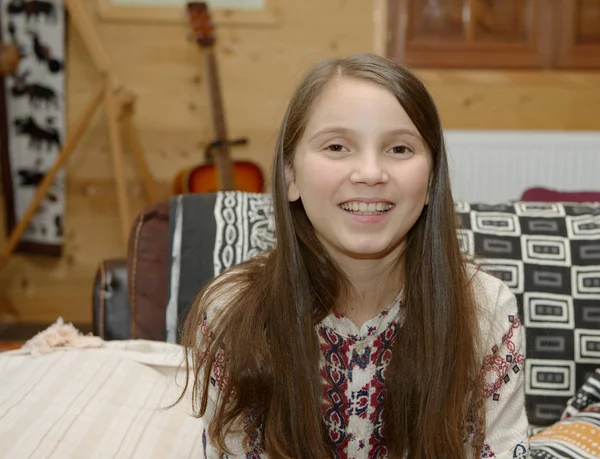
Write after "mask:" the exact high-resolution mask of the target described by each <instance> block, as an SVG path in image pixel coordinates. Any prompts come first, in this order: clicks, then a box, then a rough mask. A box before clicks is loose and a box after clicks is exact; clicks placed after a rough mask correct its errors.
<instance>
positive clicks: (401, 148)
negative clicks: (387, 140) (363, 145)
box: [388, 145, 410, 155]
mask: <svg viewBox="0 0 600 459" xmlns="http://www.w3.org/2000/svg"><path fill="white" fill-rule="evenodd" d="M388 151H390V152H392V153H395V154H397V155H403V154H406V153H410V148H408V147H406V146H404V145H396V146H395V147H393V148H390V149H389V150H388Z"/></svg>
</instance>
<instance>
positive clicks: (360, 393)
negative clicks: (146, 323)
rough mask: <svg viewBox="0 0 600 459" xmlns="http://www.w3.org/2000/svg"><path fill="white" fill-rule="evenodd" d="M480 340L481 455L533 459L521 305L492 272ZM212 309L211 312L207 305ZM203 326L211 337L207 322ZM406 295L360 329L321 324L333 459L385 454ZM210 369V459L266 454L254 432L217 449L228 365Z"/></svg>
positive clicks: (483, 283)
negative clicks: (389, 385)
mask: <svg viewBox="0 0 600 459" xmlns="http://www.w3.org/2000/svg"><path fill="white" fill-rule="evenodd" d="M473 285H474V292H475V299H476V303H477V305H478V307H479V310H480V319H479V324H480V327H481V330H482V333H481V336H482V339H483V342H482V345H481V355H482V356H484V357H483V368H484V371H485V383H484V388H483V393H482V394H481V396H482V397H483V398H484V399H485V404H486V438H485V442H484V448H483V450H482V451H481V455H480V456H479V457H481V458H496V459H506V458H526V457H529V453H528V452H529V443H528V438H527V431H528V422H527V417H526V413H525V403H524V402H525V394H524V376H525V371H524V370H525V358H524V352H525V334H524V330H523V327H522V325H521V321H520V320H519V318H518V312H517V304H516V300H515V297H514V295H513V294H512V293H511V292H510V290H509V289H508V287H507V286H506V285H505V284H504V283H502V282H501V281H499V280H498V279H496V278H495V277H492V276H490V275H488V274H485V273H483V272H480V271H478V272H476V273H475V274H474V279H473ZM209 314H210V309H209ZM205 319H206V322H203V323H202V324H201V332H202V335H204V336H205V335H206V330H207V323H210V317H206V318H205ZM401 322H402V296H401V294H400V295H398V297H397V299H396V300H395V301H394V302H393V303H392V304H391V305H390V306H389V307H387V308H386V309H384V310H383V311H382V312H380V313H379V314H378V315H377V316H376V317H374V318H372V319H371V320H369V321H368V322H366V323H364V324H363V325H362V327H360V329H359V328H358V327H357V326H356V325H355V324H354V323H353V322H352V321H351V320H350V319H348V318H346V317H344V316H343V315H342V314H339V313H332V314H330V315H329V316H328V317H326V318H325V319H324V320H323V321H322V322H321V323H319V324H318V325H317V327H316V330H317V334H318V336H319V341H320V345H321V353H322V356H321V364H320V367H321V376H322V381H323V385H324V391H323V393H324V405H323V416H324V422H325V425H326V427H327V429H328V433H329V437H330V438H331V440H332V442H333V444H334V448H335V457H336V459H371V458H386V457H387V452H386V448H385V446H384V445H383V443H382V434H381V432H382V410H383V398H384V391H383V383H384V375H385V370H386V368H387V365H388V363H389V361H390V358H391V356H392V352H397V350H394V349H393V342H394V338H395V337H396V335H397V334H398V333H402V328H401ZM222 363H224V362H221V364H219V365H215V366H214V367H213V369H212V375H211V376H212V378H211V384H210V387H209V397H208V399H209V402H208V407H207V410H206V413H205V415H204V417H203V422H204V426H205V428H204V432H203V435H202V441H203V447H204V457H205V458H206V459H229V458H231V459H233V458H246V459H265V458H267V457H268V456H267V454H266V453H265V452H264V451H263V450H262V448H261V445H260V442H259V441H258V440H257V438H256V437H250V438H249V437H248V436H246V435H240V436H239V437H235V438H231V436H230V437H227V438H226V443H227V446H228V448H229V449H230V452H231V453H232V454H231V455H227V454H225V453H223V452H220V451H217V450H216V448H215V445H213V444H212V443H211V440H210V438H209V435H208V429H207V428H206V426H207V425H208V423H209V422H210V419H211V417H212V416H213V413H214V410H215V407H216V405H215V404H216V401H217V396H218V392H219V387H222V384H223V368H224V365H222Z"/></svg>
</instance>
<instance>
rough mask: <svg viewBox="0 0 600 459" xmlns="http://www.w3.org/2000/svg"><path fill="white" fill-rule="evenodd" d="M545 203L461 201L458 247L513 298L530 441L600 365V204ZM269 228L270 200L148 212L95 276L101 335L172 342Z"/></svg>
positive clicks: (219, 197) (528, 198)
mask: <svg viewBox="0 0 600 459" xmlns="http://www.w3.org/2000/svg"><path fill="white" fill-rule="evenodd" d="M595 196H596V195H593V194H591V193H588V194H585V195H583V197H584V198H586V199H589V198H590V197H595ZM536 197H537V198H540V200H537V199H536ZM549 197H550V198H551V199H560V194H556V193H553V192H551V191H550V190H543V189H538V190H537V194H536V191H535V190H529V191H528V192H527V193H525V194H524V196H523V197H522V199H520V200H518V201H515V202H504V203H477V202H471V203H469V202H464V201H457V202H456V212H457V215H458V217H459V219H460V226H461V227H460V229H459V231H458V234H457V237H458V239H459V242H460V246H461V250H462V251H463V252H464V253H465V254H467V255H468V256H469V257H471V258H473V259H474V260H475V261H476V262H477V263H478V264H479V265H480V266H481V268H482V269H483V270H485V271H486V272H488V273H491V274H492V275H495V276H497V277H499V278H500V279H502V280H503V281H504V282H505V283H506V284H507V285H508V286H509V288H510V289H511V290H512V292H513V293H514V294H515V295H516V297H517V300H518V304H519V308H520V314H521V317H522V319H523V323H524V325H525V328H526V332H527V335H526V336H527V365H526V369H525V371H526V372H527V373H526V380H527V387H526V404H527V412H528V417H529V422H530V424H531V426H532V435H533V434H535V433H537V432H540V431H542V430H544V429H546V428H547V427H548V426H551V425H553V424H555V423H557V422H558V421H560V420H561V419H562V418H564V417H565V416H566V415H565V410H566V409H567V407H568V406H569V405H568V404H569V403H572V402H573V401H574V400H575V399H576V398H577V397H576V395H577V391H578V389H581V388H582V387H583V386H584V384H585V383H586V381H588V380H590V378H592V379H593V378H594V374H595V370H596V369H597V368H600V202H585V203H579V202H571V203H568V202H559V201H548V198H549ZM578 197H580V196H573V195H569V196H568V199H570V200H575V199H576V198H578ZM541 200H545V201H546V202H540V201H541ZM598 201H600V199H598ZM273 230H274V221H273V216H272V213H271V207H270V196H269V195H266V194H248V193H242V192H224V193H216V194H200V195H181V196H177V197H174V198H172V199H170V200H168V201H164V202H161V203H157V204H154V205H152V206H150V207H148V208H147V209H146V210H145V211H144V212H142V213H141V214H140V215H139V216H138V217H137V219H136V221H135V223H134V225H133V226H132V231H131V236H130V242H129V250H128V255H127V259H122V260H107V261H105V262H103V263H102V265H101V266H100V268H99V270H98V275H97V278H96V283H95V285H94V295H93V297H94V301H93V304H94V305H93V307H94V330H95V333H96V334H98V335H99V336H102V337H104V338H105V339H114V338H117V339H149V340H157V341H166V342H170V343H177V342H178V341H179V338H180V331H181V326H182V324H183V321H184V320H185V317H186V315H187V309H188V307H189V305H190V304H191V303H192V301H193V300H194V297H195V295H196V293H197V292H198V291H199V290H200V288H201V287H202V286H203V285H204V284H205V283H206V282H207V281H208V280H210V279H211V278H212V277H214V276H215V275H218V274H219V273H220V272H222V271H223V270H225V269H227V268H228V267H230V266H232V265H234V264H236V263H239V262H240V261H242V260H245V259H248V258H250V257H252V256H253V255H255V254H257V253H259V252H262V251H265V250H268V249H269V248H271V247H273V245H274V244H275V239H274V233H273ZM571 411H572V410H571ZM599 425H600V423H599ZM599 435H600V431H599ZM598 438H599V439H600V437H598ZM540 454H541V453H540ZM544 454H546V453H544ZM548 454H550V453H548ZM552 454H554V453H551V455H550V456H543V455H540V456H537V457H553V456H552ZM565 457H571V456H565ZM573 457H579V456H573Z"/></svg>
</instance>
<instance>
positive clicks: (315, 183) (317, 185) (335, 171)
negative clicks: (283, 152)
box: [296, 157, 346, 199]
mask: <svg viewBox="0 0 600 459" xmlns="http://www.w3.org/2000/svg"><path fill="white" fill-rule="evenodd" d="M345 174H346V173H345V171H344V169H343V167H342V164H341V163H340V162H332V161H330V160H327V159H326V158H319V157H313V158H306V159H305V160H304V161H302V162H301V163H298V164H297V166H296V181H297V183H298V187H299V188H300V193H301V195H302V196H304V197H305V198H306V197H309V196H313V195H316V196H317V197H319V199H323V198H324V197H325V196H323V193H324V192H327V191H330V192H331V191H334V190H335V189H336V188H337V187H338V186H339V184H340V182H342V181H343V180H344V177H345Z"/></svg>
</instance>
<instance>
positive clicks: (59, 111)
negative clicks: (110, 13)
mask: <svg viewBox="0 0 600 459" xmlns="http://www.w3.org/2000/svg"><path fill="white" fill-rule="evenodd" d="M1 5H2V6H1V9H0V32H1V34H2V42H3V43H14V44H15V45H16V46H17V48H18V49H19V52H20V57H21V58H20V61H19V64H18V67H17V69H16V71H15V72H14V73H12V74H8V75H4V78H1V79H0V137H1V144H0V148H1V149H0V161H1V168H2V187H3V195H4V201H5V202H4V204H5V218H6V231H7V233H10V232H11V231H12V230H13V228H14V227H15V226H16V225H17V223H18V221H19V220H20V219H21V218H22V216H23V214H24V213H25V211H26V209H27V207H28V206H29V204H30V203H31V201H32V198H33V196H34V195H35V192H36V189H37V186H38V184H39V183H40V182H41V180H42V179H43V178H44V174H45V173H46V172H47V170H48V169H49V168H50V167H51V165H52V163H53V162H54V161H55V159H56V158H57V156H58V154H59V152H60V149H61V146H62V143H63V139H64V136H65V121H66V120H65V118H66V116H65V115H66V113H65V112H66V110H65V73H64V68H65V62H64V59H65V14H64V8H63V5H62V1H61V0H8V1H2V3H1ZM64 189H65V174H64V170H61V171H60V172H59V174H58V175H57V176H56V179H55V180H54V182H53V184H52V186H51V187H50V190H49V191H48V193H46V195H45V196H44V199H43V200H42V202H41V203H40V206H39V207H38V209H37V212H36V214H35V215H34V217H33V218H32V219H31V222H30V224H29V225H28V227H27V229H26V231H25V232H24V234H23V236H22V238H21V240H20V243H19V245H18V247H17V250H19V251H27V252H38V253H48V254H53V255H60V254H61V251H62V245H63V220H64V211H65V193H64Z"/></svg>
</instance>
